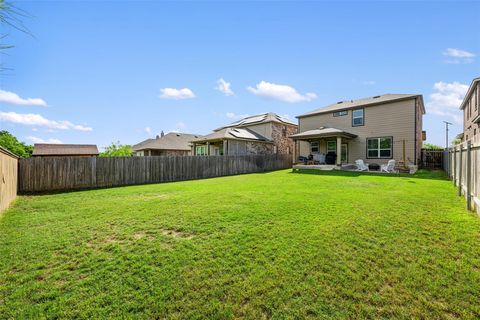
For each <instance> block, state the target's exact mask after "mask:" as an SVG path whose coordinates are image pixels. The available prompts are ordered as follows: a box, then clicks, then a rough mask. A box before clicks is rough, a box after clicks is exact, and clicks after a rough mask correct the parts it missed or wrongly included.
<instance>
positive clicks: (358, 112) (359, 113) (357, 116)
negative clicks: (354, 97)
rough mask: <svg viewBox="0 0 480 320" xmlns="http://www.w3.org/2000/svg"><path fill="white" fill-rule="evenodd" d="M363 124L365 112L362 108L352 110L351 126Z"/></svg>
mask: <svg viewBox="0 0 480 320" xmlns="http://www.w3.org/2000/svg"><path fill="white" fill-rule="evenodd" d="M364 124H365V112H364V110H363V109H355V110H352V127H358V126H363V125H364Z"/></svg>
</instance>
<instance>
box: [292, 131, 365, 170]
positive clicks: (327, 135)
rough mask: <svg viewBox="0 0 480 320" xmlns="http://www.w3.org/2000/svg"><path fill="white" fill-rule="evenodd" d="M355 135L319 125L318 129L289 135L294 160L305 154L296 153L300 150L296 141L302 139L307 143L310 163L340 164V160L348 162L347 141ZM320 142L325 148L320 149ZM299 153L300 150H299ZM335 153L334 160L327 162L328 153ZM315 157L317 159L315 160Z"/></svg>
mask: <svg viewBox="0 0 480 320" xmlns="http://www.w3.org/2000/svg"><path fill="white" fill-rule="evenodd" d="M356 137H357V135H356V134H353V133H350V132H347V131H345V130H342V129H337V128H330V127H320V128H318V129H313V130H308V131H304V132H301V133H297V134H294V135H292V136H291V138H292V139H293V140H294V142H295V147H294V148H293V150H294V162H297V161H298V157H299V156H305V155H302V154H296V153H297V151H300V150H299V148H298V142H299V141H304V142H307V143H308V144H309V154H308V155H307V156H309V155H312V156H313V157H314V159H312V163H311V164H312V165H316V166H319V165H330V166H331V165H336V166H341V165H342V162H344V163H348V161H349V159H348V142H349V141H351V140H352V139H355V138H356ZM320 142H324V145H325V148H324V149H323V150H322V149H321V144H320ZM299 153H301V151H300V152H299ZM332 154H335V161H334V162H333V163H328V162H331V161H328V160H329V157H328V155H330V156H331V155H332ZM322 155H325V157H326V158H325V159H324V160H323V161H322ZM315 157H317V159H316V160H315Z"/></svg>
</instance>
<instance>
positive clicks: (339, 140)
mask: <svg viewBox="0 0 480 320" xmlns="http://www.w3.org/2000/svg"><path fill="white" fill-rule="evenodd" d="M341 165H342V137H340V136H338V137H337V166H341Z"/></svg>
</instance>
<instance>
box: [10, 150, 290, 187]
mask: <svg viewBox="0 0 480 320" xmlns="http://www.w3.org/2000/svg"><path fill="white" fill-rule="evenodd" d="M291 166H292V157H291V155H249V156H208V157H207V156H205V157H198V156H179V157H105V158H103V157H98V158H97V157H41V158H28V159H21V160H20V162H19V179H18V181H19V186H18V191H19V192H21V193H35V192H48V191H59V190H73V189H90V188H105V187H117V186H125V185H135V184H146V183H159V182H172V181H181V180H193V179H203V178H213V177H218V176H227V175H235V174H242V173H254V172H264V171H272V170H278V169H285V168H290V167H291Z"/></svg>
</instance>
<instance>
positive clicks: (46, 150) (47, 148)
mask: <svg viewBox="0 0 480 320" xmlns="http://www.w3.org/2000/svg"><path fill="white" fill-rule="evenodd" d="M32 156H33V157H96V156H98V148H97V146H96V145H94V144H49V143H35V144H34V145H33V153H32Z"/></svg>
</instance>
